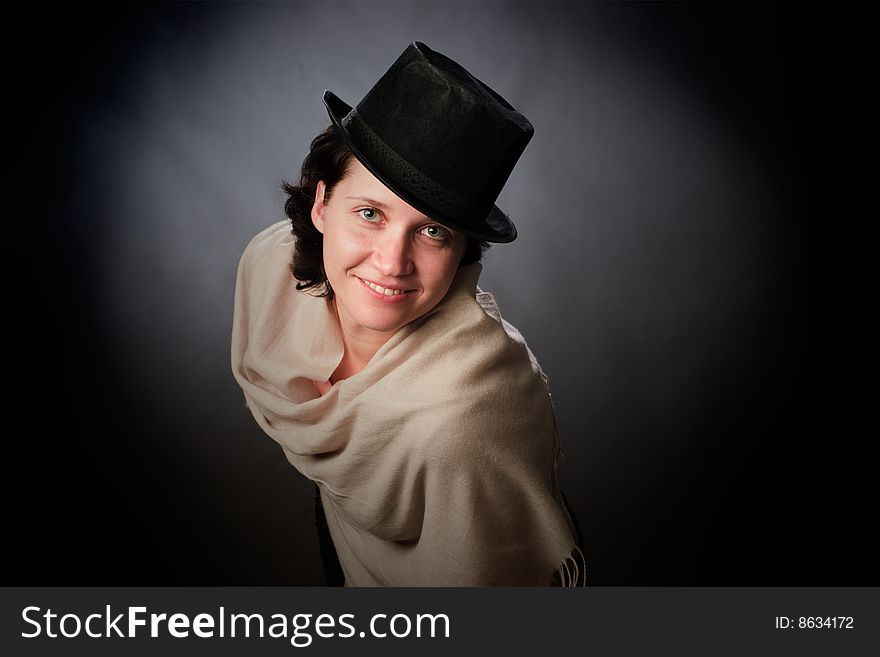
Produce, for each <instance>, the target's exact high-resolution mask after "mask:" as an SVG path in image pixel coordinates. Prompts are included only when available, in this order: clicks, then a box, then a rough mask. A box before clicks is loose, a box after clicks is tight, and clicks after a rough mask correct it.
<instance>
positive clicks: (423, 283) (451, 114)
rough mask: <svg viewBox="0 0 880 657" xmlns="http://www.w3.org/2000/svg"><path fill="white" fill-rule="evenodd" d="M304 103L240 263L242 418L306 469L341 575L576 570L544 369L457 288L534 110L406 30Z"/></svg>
mask: <svg viewBox="0 0 880 657" xmlns="http://www.w3.org/2000/svg"><path fill="white" fill-rule="evenodd" d="M324 102H325V105H326V106H327V109H328V112H329V114H330V119H331V121H332V125H331V126H330V128H328V129H327V130H326V131H325V132H324V133H323V134H321V135H319V136H318V137H317V138H316V139H315V140H314V141H313V143H312V147H311V151H310V153H309V155H308V157H306V159H305V161H304V163H303V169H302V174H301V177H300V181H299V184H298V185H296V186H293V185H285V190H286V191H287V192H288V194H289V199H288V201H287V204H286V207H285V209H286V211H287V214H288V216H289V218H290V223H288V222H281V223H278V224H275V225H274V226H270V227H269V228H267V229H266V230H264V231H263V232H261V233H260V234H258V235H257V236H256V237H255V238H254V239H253V240H252V241H251V243H250V244H249V245H248V247H247V248H246V250H245V252H244V254H243V255H242V258H241V263H240V265H239V271H238V280H237V287H236V295H235V317H234V326H233V336H232V367H233V371H234V374H235V377H236V380H237V381H238V383H239V385H241V387H242V389H243V391H244V393H245V398H246V401H247V404H248V406H249V408H250V409H251V411H252V413H253V415H254V418H255V419H256V420H257V422H258V424H259V425H260V426H261V427H262V428H263V429H264V430H265V431H266V433H268V434H269V436H271V437H272V438H273V439H274V440H276V441H277V442H278V443H279V444H280V445H281V446H282V448H283V449H284V452H285V455H286V456H287V458H288V460H289V461H290V462H291V464H293V466H294V467H295V468H297V469H298V470H299V471H300V472H301V473H303V474H304V475H305V476H306V477H308V478H309V479H311V480H313V481H314V482H315V483H316V485H317V486H318V489H319V495H320V498H319V499H320V501H321V502H322V504H321V506H322V507H323V509H321V508H319V513H318V519H319V521H320V520H321V519H322V518H321V516H322V515H324V514H326V527H327V528H328V529H329V534H330V536H331V537H332V541H333V544H334V545H335V550H336V553H337V554H338V559H339V563H340V564H341V569H342V572H343V573H344V580H345V584H346V585H347V586H377V585H391V586H406V585H425V586H434V585H457V586H469V585H539V586H540V585H551V584H563V585H573V584H575V583H578V582H580V581H582V579H583V573H584V564H583V556H582V554H581V552H580V550H579V549H578V545H577V543H578V540H577V532H576V529H575V528H574V525H573V523H572V521H571V518H570V516H569V514H568V512H567V510H566V508H565V504H564V502H563V498H562V496H561V494H560V492H559V489H558V487H557V484H556V479H555V466H556V453H557V445H556V438H555V422H554V416H553V408H552V405H551V401H550V396H549V393H548V391H547V387H546V379H545V377H544V375H543V372H542V371H541V369H540V367H539V366H538V363H537V361H536V360H535V359H534V356H533V355H532V353H531V352H530V351H529V349H528V347H527V346H526V344H525V342H524V341H523V339H522V337H521V336H520V334H519V333H518V332H517V331H516V329H515V328H513V327H512V326H511V325H510V324H508V323H507V322H505V321H504V320H503V319H502V318H501V316H500V314H499V312H498V308H497V306H496V305H495V303H494V300H493V299H492V296H491V295H490V294H488V293H485V292H482V291H480V290H479V289H478V288H477V279H478V277H479V273H480V269H481V265H480V264H479V260H480V257H481V254H482V251H483V249H484V248H485V247H486V246H487V244H486V242H510V241H512V240H513V239H515V238H516V229H515V228H514V226H513V223H512V222H511V221H510V220H509V219H508V217H507V216H506V215H505V214H504V213H503V212H502V211H501V210H500V209H498V208H497V207H496V206H495V205H494V203H495V200H496V199H497V197H498V194H499V193H500V191H501V188H502V187H503V185H504V183H505V182H506V181H507V178H508V177H509V175H510V172H511V171H512V169H513V167H514V165H515V164H516V161H517V160H518V159H519V157H520V155H521V153H522V151H523V149H524V148H525V146H526V144H527V143H528V141H529V140H530V139H531V136H532V133H533V128H532V125H531V124H530V123H529V122H528V120H527V119H526V118H525V117H523V116H522V115H521V114H519V113H518V112H516V110H514V109H513V107H511V106H510V105H509V104H508V103H507V102H506V101H505V100H504V99H503V98H501V96H499V95H498V94H496V93H495V92H494V91H492V90H491V89H490V88H488V87H487V86H486V85H484V84H483V83H482V82H480V81H478V80H476V79H475V78H473V77H472V76H471V75H470V74H469V73H468V72H467V71H466V70H465V69H463V68H462V67H461V66H459V65H458V64H456V63H455V62H453V61H452V60H451V59H449V58H448V57H445V56H444V55H441V54H440V53H437V52H434V51H432V50H431V49H430V48H428V47H427V46H425V45H424V44H422V43H418V42H416V43H413V44H411V45H410V46H409V47H408V48H407V49H406V50H405V51H404V52H403V54H402V55H401V56H400V57H399V58H398V59H397V61H396V62H395V63H394V64H393V65H392V67H391V68H390V69H389V70H388V71H387V72H386V73H385V75H384V76H383V77H382V78H381V79H380V80H379V81H378V82H377V83H376V85H375V86H374V87H373V88H372V89H371V91H370V92H369V93H368V94H367V96H366V97H365V98H364V99H363V100H362V101H361V102H360V103H359V104H358V106H357V108H356V109H352V108H351V107H350V106H348V105H346V104H345V103H344V102H342V101H341V100H340V99H339V98H337V97H336V96H335V95H334V94H332V93H331V92H329V91H328V92H325V94H324ZM291 227H292V230H291ZM291 258H292V261H291Z"/></svg>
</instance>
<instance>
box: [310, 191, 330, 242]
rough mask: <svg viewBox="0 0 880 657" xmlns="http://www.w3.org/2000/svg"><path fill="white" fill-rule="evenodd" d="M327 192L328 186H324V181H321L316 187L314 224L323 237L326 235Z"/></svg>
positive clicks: (313, 212) (313, 205)
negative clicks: (325, 198) (325, 201)
mask: <svg viewBox="0 0 880 657" xmlns="http://www.w3.org/2000/svg"><path fill="white" fill-rule="evenodd" d="M326 191H327V186H326V185H325V184H324V181H323V180H319V181H318V184H317V186H316V187H315V202H314V203H313V204H312V224H314V226H315V228H317V229H318V232H319V233H321V234H322V235H323V234H324V209H325V208H326V207H327V206H326V205H325V204H324V193H325V192H326Z"/></svg>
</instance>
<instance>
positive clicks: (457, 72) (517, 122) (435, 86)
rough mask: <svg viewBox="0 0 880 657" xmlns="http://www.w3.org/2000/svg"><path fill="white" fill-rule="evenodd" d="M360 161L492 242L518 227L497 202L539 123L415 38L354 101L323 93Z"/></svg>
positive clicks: (450, 221) (453, 223) (423, 206)
mask: <svg viewBox="0 0 880 657" xmlns="http://www.w3.org/2000/svg"><path fill="white" fill-rule="evenodd" d="M324 104H325V105H326V106H327V111H328V112H329V113H330V119H331V120H332V121H333V123H334V125H336V127H337V128H339V130H340V132H341V133H342V135H343V137H344V139H345V141H346V142H347V143H348V145H349V147H351V149H352V151H353V152H354V155H355V156H356V157H357V158H358V160H360V161H361V163H362V164H363V165H364V166H365V167H366V168H367V169H368V170H369V171H370V172H371V173H372V174H373V175H374V176H376V177H377V178H378V179H379V180H381V181H382V182H383V183H384V184H385V186H386V187H388V188H389V189H390V190H391V191H393V192H394V193H395V194H397V195H398V196H399V197H400V198H402V199H403V200H404V201H406V202H407V203H409V204H410V205H411V206H413V207H414V208H416V209H417V210H419V211H420V212H423V213H424V214H425V215H427V216H429V217H431V218H432V219H433V220H434V221H437V222H438V223H441V224H444V225H446V226H449V227H450V228H454V229H455V230H458V231H461V232H462V233H464V234H465V235H468V236H469V237H473V238H476V239H480V240H486V241H488V242H512V241H513V240H515V239H516V227H515V226H514V225H513V222H511V221H510V218H508V216H507V215H506V214H504V212H502V211H501V210H500V209H498V207H497V206H496V205H495V201H496V199H497V198H498V194H500V193H501V188H502V187H504V183H506V182H507V179H508V178H509V177H510V172H511V171H513V167H514V165H515V164H516V162H517V160H518V159H519V157H520V155H522V152H523V150H524V149H525V147H526V144H528V143H529V140H530V139H531V138H532V134H533V133H534V131H535V129H534V128H533V127H532V124H531V123H529V120H528V119H526V117H524V116H523V115H522V114H520V113H519V112H517V111H516V110H515V109H513V107H511V106H510V104H509V103H508V102H507V101H506V100H504V99H503V98H502V97H501V96H499V95H498V94H497V93H495V92H494V91H493V90H492V89H490V88H489V87H487V86H486V85H485V84H483V83H482V82H480V81H479V80H477V79H476V78H475V77H474V76H472V75H471V74H470V73H468V72H467V71H466V70H465V69H464V68H462V67H461V66H459V65H458V64H456V63H455V62H454V61H452V60H451V59H449V58H448V57H446V56H445V55H442V54H440V53H438V52H435V51H433V50H431V49H430V48H428V46H426V45H425V44H424V43H419V42H418V41H416V42H414V43H412V44H411V45H410V46H409V47H407V49H406V50H404V51H403V54H402V55H401V56H400V57H398V58H397V61H396V62H394V64H393V65H392V66H391V68H390V69H388V71H387V72H386V73H385V75H383V76H382V78H381V79H380V80H379V81H378V82H377V83H376V84H375V86H374V87H373V88H372V89H370V91H369V92H368V93H367V95H366V96H364V99H363V100H362V101H361V102H360V103H358V105H357V107H356V108H354V109H352V108H351V106H349V105H347V104H346V103H345V102H343V101H342V100H340V99H339V98H338V97H337V96H336V94H334V93H333V92H331V91H325V92H324Z"/></svg>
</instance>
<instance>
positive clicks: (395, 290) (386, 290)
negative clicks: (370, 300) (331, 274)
mask: <svg viewBox="0 0 880 657" xmlns="http://www.w3.org/2000/svg"><path fill="white" fill-rule="evenodd" d="M355 278H357V279H358V280H359V281H360V282H361V283H363V284H364V286H365V287H366V288H367V289H368V290H370V292H372V293H373V294H374V295H376V296H380V297H383V300H387V301H392V300H394V301H397V300H398V299H402V298H403V297H405V296H407V295H408V294H409V293H410V292H415V290H409V289H405V288H400V287H384V286H382V285H379V284H378V283H374V282H373V281H368V280H367V279H365V278H361V277H360V276H356V277H355Z"/></svg>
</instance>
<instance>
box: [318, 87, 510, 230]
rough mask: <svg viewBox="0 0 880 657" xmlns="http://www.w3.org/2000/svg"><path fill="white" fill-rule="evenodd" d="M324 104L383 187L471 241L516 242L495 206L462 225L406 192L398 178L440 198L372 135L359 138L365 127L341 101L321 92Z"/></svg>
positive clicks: (440, 193)
mask: <svg viewBox="0 0 880 657" xmlns="http://www.w3.org/2000/svg"><path fill="white" fill-rule="evenodd" d="M324 105H325V106H326V108H327V113H328V114H329V115H330V120H331V121H332V122H333V125H335V126H336V127H337V128H338V129H339V132H340V133H341V135H342V137H343V139H344V140H345V143H346V144H347V145H348V147H349V148H350V149H351V151H352V153H354V156H355V157H356V158H357V159H358V161H359V162H360V163H361V164H363V165H364V167H365V168H366V169H367V170H368V171H369V172H370V173H372V174H373V175H374V176H376V178H378V179H379V180H380V181H381V182H382V184H383V185H385V186H386V187H388V189H390V190H391V191H392V192H394V193H395V194H397V196H399V197H400V198H402V199H403V200H404V201H406V202H407V203H409V204H410V205H411V206H413V207H414V208H416V209H417V210H418V211H419V212H422V213H423V214H425V215H426V216H428V217H431V218H432V219H433V220H434V221H436V222H438V223H440V224H443V225H444V226H447V227H449V228H452V229H453V230H457V231H459V232H461V233H464V234H465V235H467V236H468V237H472V238H474V239H478V240H484V241H486V242H495V243H499V244H503V243H508V242H512V241H513V240H515V239H516V236H517V231H516V226H514V224H513V222H512V221H511V220H510V217H508V216H507V215H506V214H505V213H504V211H502V210H501V209H500V208H499V207H498V206H497V205H493V206H492V209H491V210H490V211H489V213H488V214H487V215H486V216H484V217H480V218H476V219H475V218H474V217H472V216H470V217H467V219H468V221H467V222H466V221H465V220H464V219H458V218H456V217H455V216H453V214H454V213H452V212H450V211H448V210H445V211H444V210H443V209H440V207H439V205H432V204H431V203H429V202H427V201H425V200H424V199H423V198H419V196H417V195H416V194H413V193H412V192H410V191H409V190H408V189H407V186H406V185H405V184H402V183H401V182H400V180H401V179H404V180H406V179H420V180H418V183H419V186H420V188H422V189H424V188H425V187H426V186H433V187H435V188H436V189H434V190H433V192H434V193H433V195H434V197H435V198H437V197H442V196H443V195H444V193H443V190H442V189H441V188H439V186H438V185H437V184H436V183H434V182H433V181H430V180H428V179H426V178H425V176H424V174H422V173H421V172H420V171H418V170H417V169H416V168H415V167H413V166H412V165H411V164H410V163H409V162H407V161H406V160H404V159H403V158H402V157H400V156H399V155H398V154H397V153H396V152H394V150H393V149H391V148H390V147H389V146H388V145H387V144H385V143H384V142H382V140H381V139H379V138H378V137H376V136H375V135H371V136H372V137H373V138H372V139H366V138H363V137H362V136H361V135H363V134H364V133H365V131H369V128H368V127H366V125H365V124H363V121H362V119H360V117H359V116H358V115H357V112H356V111H355V110H354V109H353V108H352V107H351V105H349V104H348V103H346V102H345V101H343V100H342V99H341V98H339V97H338V96H337V95H336V94H334V93H333V92H332V91H324ZM353 122H357V130H352V129H350V128H351V127H354V126H352V123H353ZM370 132H371V131H370ZM355 133H357V134H355ZM446 200H447V201H448V202H449V203H448V204H444V205H449V204H452V203H453V200H452V199H451V198H447V199H446Z"/></svg>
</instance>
